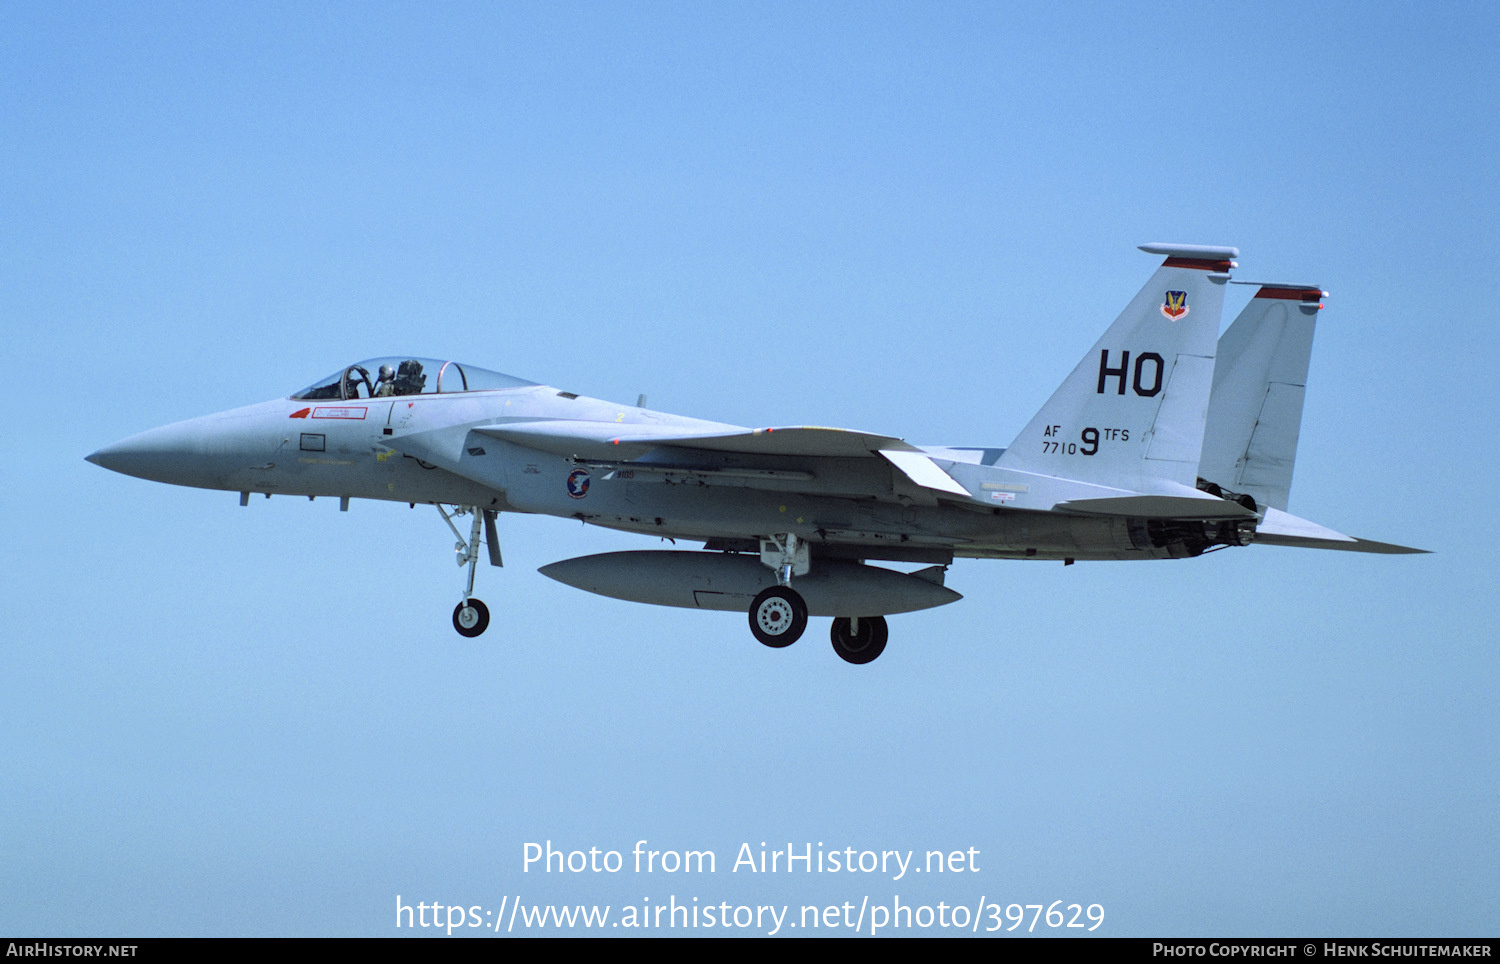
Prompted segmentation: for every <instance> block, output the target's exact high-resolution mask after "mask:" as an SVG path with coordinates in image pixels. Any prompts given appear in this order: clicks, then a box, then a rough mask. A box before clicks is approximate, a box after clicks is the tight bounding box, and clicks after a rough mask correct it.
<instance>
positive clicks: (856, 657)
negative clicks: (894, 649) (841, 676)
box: [828, 616, 890, 665]
mask: <svg viewBox="0 0 1500 964" xmlns="http://www.w3.org/2000/svg"><path fill="white" fill-rule="evenodd" d="M849 622H850V621H849V619H848V618H847V617H844V616H840V617H839V618H838V619H835V620H834V621H833V629H832V630H831V631H830V632H829V634H828V635H829V638H831V639H832V640H833V651H834V652H835V653H838V654H839V658H840V659H842V660H844V661H845V662H846V663H854V664H856V665H858V664H862V663H868V662H870V661H871V660H873V659H874V658H875V657H877V656H879V655H880V654H881V653H883V652H885V641H886V640H887V639H889V638H890V629H889V628H887V626H886V624H885V617H884V616H861V617H859V630H858V631H857V632H851V631H850V628H849Z"/></svg>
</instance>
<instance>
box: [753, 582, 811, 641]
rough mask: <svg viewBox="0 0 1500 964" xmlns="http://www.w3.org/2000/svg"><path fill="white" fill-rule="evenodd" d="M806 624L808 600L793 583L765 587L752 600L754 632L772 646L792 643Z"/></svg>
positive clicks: (799, 636)
mask: <svg viewBox="0 0 1500 964" xmlns="http://www.w3.org/2000/svg"><path fill="white" fill-rule="evenodd" d="M741 598H744V597H741ZM806 628H807V603H805V602H803V601H802V596H801V595H800V594H799V593H798V592H797V590H795V589H793V588H791V587H790V586H772V587H770V588H769V589H762V590H761V591H760V595H758V596H756V597H755V601H754V602H752V603H751V604H750V632H752V633H754V634H755V638H756V639H758V640H760V641H761V642H763V643H765V644H766V645H767V646H770V647H771V648H772V649H781V648H782V647H783V646H790V645H792V644H793V643H795V642H796V641H797V640H798V639H800V638H801V637H802V631H803V630H805V629H806Z"/></svg>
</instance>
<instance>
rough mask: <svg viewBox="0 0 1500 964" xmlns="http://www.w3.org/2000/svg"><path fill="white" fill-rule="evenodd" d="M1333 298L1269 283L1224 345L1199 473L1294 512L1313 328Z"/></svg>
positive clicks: (1242, 314)
mask: <svg viewBox="0 0 1500 964" xmlns="http://www.w3.org/2000/svg"><path fill="white" fill-rule="evenodd" d="M1326 296H1327V292H1324V291H1322V290H1321V289H1319V288H1316V287H1311V286H1308V285H1269V284H1268V285H1261V287H1260V290H1259V291H1257V292H1256V293H1255V297H1254V298H1252V299H1251V300H1250V304H1248V305H1246V306H1245V310H1244V311H1242V312H1240V316H1239V317H1238V318H1236V319H1235V320H1234V324H1232V325H1230V326H1229V330H1227V331H1225V332H1224V337H1222V338H1220V339H1219V349H1218V364H1217V367H1216V368H1215V370H1214V387H1213V394H1212V395H1211V396H1210V400H1209V406H1208V426H1207V429H1206V430H1205V437H1204V440H1203V458H1202V460H1201V462H1200V463H1199V467H1198V475H1199V477H1200V478H1202V479H1203V480H1204V481H1206V482H1212V483H1214V484H1215V485H1218V486H1219V487H1221V488H1223V489H1228V490H1230V491H1232V492H1242V493H1247V494H1249V495H1251V496H1252V497H1254V499H1255V501H1256V502H1257V503H1258V504H1260V505H1269V506H1272V507H1273V508H1277V509H1281V510H1282V511H1285V510H1286V507H1287V496H1288V494H1289V493H1290V492H1291V489H1292V466H1293V463H1294V462H1295V461H1296V458H1297V436H1298V434H1299V433H1300V432H1301V428H1302V397H1303V393H1304V392H1305V390H1306V387H1307V365H1308V359H1309V358H1311V357H1312V343H1313V326H1314V322H1315V321H1316V320H1317V316H1318V309H1319V308H1321V307H1322V304H1321V303H1320V301H1321V299H1322V298H1324V297H1326Z"/></svg>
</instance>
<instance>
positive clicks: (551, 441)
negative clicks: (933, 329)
mask: <svg viewBox="0 0 1500 964" xmlns="http://www.w3.org/2000/svg"><path fill="white" fill-rule="evenodd" d="M474 431H476V432H479V433H480V434H483V435H489V436H491V437H493V438H498V439H504V440H505V441H507V442H515V443H516V444H517V445H525V446H527V447H528V448H534V449H540V450H541V451H543V452H551V453H552V454H554V455H565V456H573V455H577V456H581V457H590V458H592V457H606V456H607V457H611V458H623V457H631V455H633V454H641V453H644V452H645V451H647V450H649V449H653V448H656V447H657V446H660V445H672V446H677V447H680V448H691V449H704V450H706V451H710V452H733V453H736V454H740V455H801V456H821V457H833V458H838V457H851V456H856V457H857V456H865V455H872V454H874V453H875V452H877V451H880V450H882V449H889V450H892V451H903V452H915V451H917V448H916V446H914V445H910V444H908V443H906V442H904V441H902V440H901V439H898V438H892V437H890V436H888V435H872V434H870V433H869V432H856V431H853V430H851V429H846V428H822V427H819V426H812V425H792V426H785V427H781V428H752V429H741V430H739V431H732V432H725V431H723V430H717V431H716V430H711V429H710V430H707V431H691V430H686V431H685V430H683V429H682V428H681V427H679V426H674V425H625V424H621V423H618V422H592V421H575V420H571V419H537V420H534V421H515V422H503V423H500V424H497V425H484V426H480V427H477V428H475V429H474ZM622 450H623V451H622Z"/></svg>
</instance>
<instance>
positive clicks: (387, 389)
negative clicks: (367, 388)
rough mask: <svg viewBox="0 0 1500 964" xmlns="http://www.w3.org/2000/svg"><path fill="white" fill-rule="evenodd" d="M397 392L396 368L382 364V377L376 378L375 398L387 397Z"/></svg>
mask: <svg viewBox="0 0 1500 964" xmlns="http://www.w3.org/2000/svg"><path fill="white" fill-rule="evenodd" d="M394 394H396V370H395V369H393V368H392V367H391V366H389V365H381V366H380V377H379V378H377V379H375V394H374V397H375V398H386V397H388V396H391V395H394Z"/></svg>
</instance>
